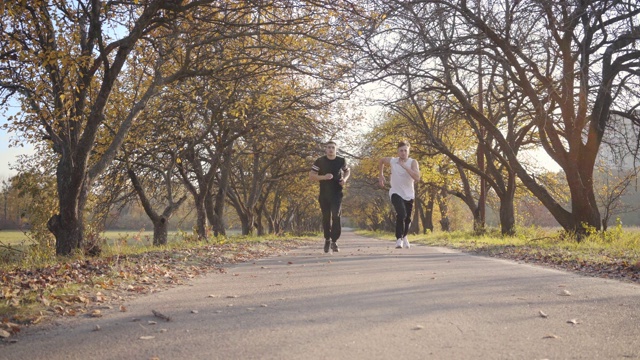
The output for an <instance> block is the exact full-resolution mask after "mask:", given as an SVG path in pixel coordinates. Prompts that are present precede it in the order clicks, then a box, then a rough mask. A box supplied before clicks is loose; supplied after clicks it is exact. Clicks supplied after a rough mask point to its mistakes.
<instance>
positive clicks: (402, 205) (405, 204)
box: [391, 194, 413, 239]
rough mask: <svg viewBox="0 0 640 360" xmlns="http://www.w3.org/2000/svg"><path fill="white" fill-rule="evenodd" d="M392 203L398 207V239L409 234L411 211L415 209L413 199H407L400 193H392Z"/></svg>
mask: <svg viewBox="0 0 640 360" xmlns="http://www.w3.org/2000/svg"><path fill="white" fill-rule="evenodd" d="M391 204H393V207H394V208H395V209H396V239H402V238H403V237H405V236H407V233H408V232H409V226H410V225H411V212H412V211H413V199H412V200H405V199H403V198H402V197H400V195H398V194H392V195H391Z"/></svg>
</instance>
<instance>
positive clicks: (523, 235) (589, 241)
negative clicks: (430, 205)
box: [358, 228, 640, 284]
mask: <svg viewBox="0 0 640 360" xmlns="http://www.w3.org/2000/svg"><path fill="white" fill-rule="evenodd" d="M358 234H360V235H363V236H370V237H376V238H380V239H387V240H389V241H393V240H395V238H394V236H393V234H391V233H382V232H372V231H358ZM517 234H518V235H516V236H502V235H501V234H500V232H499V231H497V230H489V231H488V232H487V233H485V234H483V235H474V234H473V233H470V232H462V231H456V232H435V233H429V234H422V235H412V236H410V239H411V242H412V243H414V244H424V245H430V246H443V247H448V248H453V249H458V250H461V251H465V252H470V253H474V254H478V255H484V256H491V257H497V258H504V259H511V260H516V261H522V262H526V263H532V264H539V265H543V266H549V267H553V268H557V269H562V270H568V271H573V272H577V273H580V274H583V275H588V276H594V277H602V278H611V279H616V280H622V281H628V282H634V283H637V284H640V230H638V229H629V230H624V231H623V230H622V229H620V228H615V229H613V230H610V231H608V232H605V233H602V232H600V233H593V234H591V235H589V236H588V237H586V238H585V239H584V240H582V241H581V242H577V241H575V240H573V239H571V238H568V237H566V236H564V235H563V232H561V231H558V230H549V229H540V228H525V229H519V230H518V232H517Z"/></svg>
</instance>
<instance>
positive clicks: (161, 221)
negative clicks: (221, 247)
mask: <svg viewBox="0 0 640 360" xmlns="http://www.w3.org/2000/svg"><path fill="white" fill-rule="evenodd" d="M168 227H169V221H168V220H167V218H165V217H164V216H160V217H159V218H158V219H156V220H155V221H153V245H154V246H160V245H167V233H168V231H167V229H168Z"/></svg>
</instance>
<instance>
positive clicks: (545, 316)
mask: <svg viewBox="0 0 640 360" xmlns="http://www.w3.org/2000/svg"><path fill="white" fill-rule="evenodd" d="M538 313H539V314H540V317H543V318H545V319H546V318H547V317H548V316H549V315H547V314H545V313H544V311H542V310H540V311H538Z"/></svg>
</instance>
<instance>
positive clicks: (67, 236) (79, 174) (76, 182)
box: [47, 156, 88, 255]
mask: <svg viewBox="0 0 640 360" xmlns="http://www.w3.org/2000/svg"><path fill="white" fill-rule="evenodd" d="M72 162H73V160H72V159H70V158H69V157H68V156H63V157H62V158H61V159H60V162H59V163H58V168H57V172H56V181H57V188H58V204H59V205H58V206H59V210H60V213H59V214H56V215H53V216H52V217H51V218H50V219H49V221H48V222H47V227H48V229H49V231H51V232H52V233H53V235H54V236H55V238H56V255H70V254H71V253H72V252H73V251H74V250H76V249H80V248H81V247H82V245H83V244H82V243H83V240H84V218H83V215H84V214H83V212H84V205H85V203H86V193H87V192H88V189H86V183H85V172H84V171H83V170H79V169H78V168H77V167H75V166H73V164H72Z"/></svg>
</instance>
